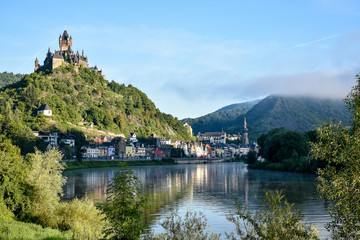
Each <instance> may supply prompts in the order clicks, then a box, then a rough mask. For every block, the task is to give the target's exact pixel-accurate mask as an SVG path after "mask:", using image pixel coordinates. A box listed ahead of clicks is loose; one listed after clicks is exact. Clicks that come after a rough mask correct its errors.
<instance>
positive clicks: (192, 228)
mask: <svg viewBox="0 0 360 240" xmlns="http://www.w3.org/2000/svg"><path fill="white" fill-rule="evenodd" d="M161 226H162V227H163V228H164V229H165V232H164V233H160V234H156V235H154V234H153V233H149V234H147V235H146V236H145V237H144V239H149V240H150V239H155V240H163V239H164V240H165V239H166V240H170V239H172V240H198V239H200V240H206V239H209V240H210V239H211V240H217V239H220V234H214V233H209V232H208V231H207V227H208V224H207V219H206V217H205V215H204V214H203V213H202V212H199V213H197V212H189V211H188V212H186V214H185V219H184V220H183V219H182V218H181V217H180V216H179V215H178V213H177V212H173V213H172V214H171V215H170V216H168V217H167V218H166V219H165V220H164V221H163V222H162V223H161Z"/></svg>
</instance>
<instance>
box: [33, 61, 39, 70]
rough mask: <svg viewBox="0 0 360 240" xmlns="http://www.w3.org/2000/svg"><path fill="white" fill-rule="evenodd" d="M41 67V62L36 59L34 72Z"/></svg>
mask: <svg viewBox="0 0 360 240" xmlns="http://www.w3.org/2000/svg"><path fill="white" fill-rule="evenodd" d="M39 67H40V65H39V60H38V59H37V58H36V59H35V68H34V71H36V70H38V68H39Z"/></svg>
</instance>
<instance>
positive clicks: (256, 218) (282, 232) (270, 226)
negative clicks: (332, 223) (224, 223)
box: [226, 191, 320, 240]
mask: <svg viewBox="0 0 360 240" xmlns="http://www.w3.org/2000/svg"><path fill="white" fill-rule="evenodd" d="M283 198H284V195H283V194H282V193H281V192H279V191H276V192H275V193H274V194H271V193H268V192H267V193H266V197H265V206H260V207H259V208H258V209H259V210H257V211H256V212H255V213H252V212H250V211H249V210H248V209H246V208H243V207H242V206H241V204H240V203H239V202H236V206H237V211H236V212H235V213H234V214H230V215H229V216H228V217H227V219H228V220H229V221H231V222H232V223H234V224H235V226H236V234H235V233H230V234H228V233H227V234H226V235H227V238H228V239H232V240H235V239H238V238H237V236H239V237H240V239H279V240H280V239H282V240H283V239H284V240H286V239H288V240H290V239H304V240H305V239H320V238H319V236H318V231H317V229H316V228H314V227H313V226H311V225H309V226H308V225H307V224H306V221H304V219H303V217H302V214H301V212H300V211H299V210H298V211H294V210H293V209H292V207H293V205H292V204H290V203H288V202H287V201H286V200H285V201H284V200H283ZM264 207H265V208H264Z"/></svg>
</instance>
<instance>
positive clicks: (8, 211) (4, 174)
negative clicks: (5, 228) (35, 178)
mask: <svg viewBox="0 0 360 240" xmlns="http://www.w3.org/2000/svg"><path fill="white" fill-rule="evenodd" d="M27 174H28V168H27V164H26V163H25V162H24V159H23V157H22V156H21V155H20V149H19V148H18V147H16V146H14V145H12V144H11V142H10V141H9V140H7V139H4V138H2V137H0V210H1V211H0V222H1V221H6V220H10V219H11V218H12V217H14V216H15V215H16V216H18V217H19V216H21V214H22V213H23V212H26V211H27V210H28V208H29V205H30V199H29V194H28V191H29V190H30V188H29V186H28V185H27V184H26V176H27ZM14 214H15V215H14Z"/></svg>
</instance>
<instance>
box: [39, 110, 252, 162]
mask: <svg viewBox="0 0 360 240" xmlns="http://www.w3.org/2000/svg"><path fill="white" fill-rule="evenodd" d="M37 114H43V115H45V116H49V117H50V116H52V110H51V108H50V106H49V105H48V104H47V103H46V104H43V105H42V106H41V107H40V108H39V109H38V111H37ZM92 125H93V124H91V123H90V126H91V127H92ZM184 127H186V128H187V129H188V130H189V131H190V132H192V129H191V127H190V126H189V125H188V124H187V123H185V124H184ZM34 135H35V136H37V137H39V138H40V139H42V140H43V141H44V142H45V143H46V144H47V148H51V147H59V148H60V149H61V150H62V151H64V149H70V150H71V149H72V150H73V151H71V152H72V154H71V155H70V156H69V155H66V154H64V157H65V158H66V159H65V160H67V161H73V160H75V159H76V154H75V146H76V141H75V137H74V135H73V134H71V133H63V132H50V131H34ZM197 139H198V141H197V142H195V141H191V142H186V141H183V140H174V139H171V138H165V137H159V136H156V134H152V135H151V138H150V140H147V141H144V142H141V141H139V140H138V138H137V136H136V133H130V134H129V136H128V138H125V137H123V136H116V137H109V136H104V135H101V136H96V137H94V138H93V139H91V140H90V141H88V142H87V144H85V145H84V146H82V147H81V156H82V160H124V159H137V160H154V159H155V160H161V159H164V158H224V159H229V158H234V157H240V156H242V155H245V154H247V153H248V152H249V151H250V150H254V151H257V144H256V143H250V142H249V139H248V130H247V123H246V118H245V117H244V131H243V134H242V135H240V134H226V132H224V131H222V132H206V133H198V134H197ZM64 146H66V148H65V147H64Z"/></svg>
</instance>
